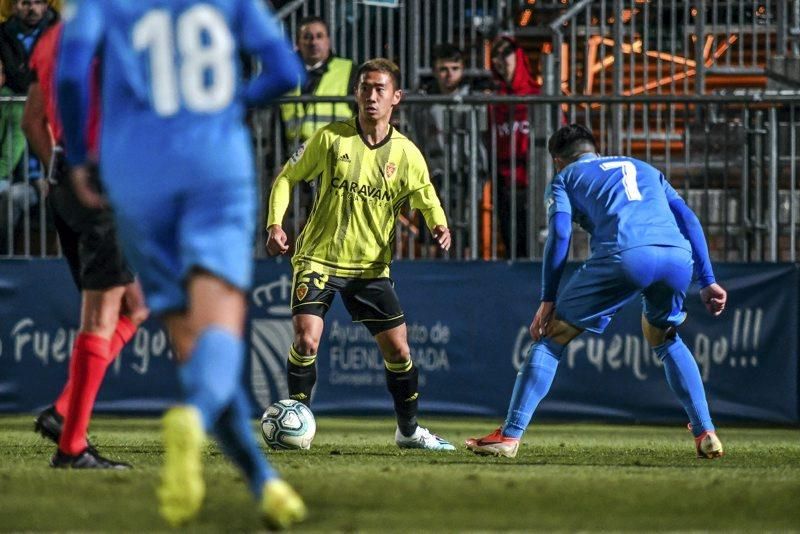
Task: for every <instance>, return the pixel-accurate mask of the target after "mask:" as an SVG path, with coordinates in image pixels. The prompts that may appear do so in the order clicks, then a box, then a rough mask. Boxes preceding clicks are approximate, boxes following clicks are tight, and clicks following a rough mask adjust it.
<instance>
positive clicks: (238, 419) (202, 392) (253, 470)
mask: <svg viewBox="0 0 800 534" xmlns="http://www.w3.org/2000/svg"><path fill="white" fill-rule="evenodd" d="M243 364H244V341H243V340H242V338H241V337H239V336H236V335H234V334H233V333H231V332H229V331H228V330H225V329H223V328H219V327H216V326H210V327H208V328H207V329H206V330H204V331H203V332H202V333H201V334H200V336H198V338H197V341H196V342H195V346H194V349H193V350H192V354H191V357H190V358H189V361H187V362H186V363H185V364H183V365H182V366H180V367H179V369H178V378H179V380H180V382H181V385H182V386H183V390H184V394H185V399H184V400H185V402H186V403H187V404H190V405H192V406H194V407H195V408H197V410H198V411H199V412H200V415H201V417H202V419H203V426H204V430H205V431H206V432H208V431H211V430H212V429H213V430H214V432H215V434H216V436H217V438H218V441H219V443H220V446H221V447H222V449H223V450H224V451H225V453H226V454H227V455H228V456H229V457H230V458H231V459H232V460H233V462H234V463H235V464H236V465H237V466H239V467H240V468H241V469H242V471H244V474H245V476H246V477H247V480H248V483H249V485H250V489H251V491H252V492H253V494H254V495H255V496H256V497H260V496H261V491H262V489H263V486H264V482H266V481H267V480H268V479H270V478H273V477H274V476H275V472H274V471H273V470H272V469H271V468H270V466H269V464H268V463H267V460H266V457H265V456H264V454H263V453H262V452H261V450H260V449H259V447H258V445H257V444H256V441H255V438H254V437H253V429H252V427H251V426H250V404H249V402H248V400H247V396H246V394H245V392H244V390H243V389H242V384H241V378H242V368H243Z"/></svg>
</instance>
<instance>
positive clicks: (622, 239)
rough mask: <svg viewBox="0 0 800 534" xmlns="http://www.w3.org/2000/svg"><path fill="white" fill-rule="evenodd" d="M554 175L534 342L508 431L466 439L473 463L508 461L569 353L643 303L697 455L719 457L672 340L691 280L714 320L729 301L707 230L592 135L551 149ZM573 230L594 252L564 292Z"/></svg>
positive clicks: (561, 140)
mask: <svg viewBox="0 0 800 534" xmlns="http://www.w3.org/2000/svg"><path fill="white" fill-rule="evenodd" d="M548 148H549V150H550V155H551V156H552V157H553V160H554V163H555V166H556V169H557V170H558V171H559V172H558V174H557V175H556V177H555V178H554V179H553V181H552V182H551V184H550V186H549V187H548V189H547V192H546V195H545V197H546V204H547V208H548V216H549V234H548V237H547V243H546V245H545V254H544V256H545V257H544V266H543V274H542V301H541V304H540V306H539V310H538V311H537V312H536V316H535V317H534V318H533V322H532V323H531V326H530V332H531V336H533V339H534V341H535V343H534V344H533V346H532V348H531V351H530V353H529V354H528V357H527V359H526V360H525V363H524V364H523V366H522V368H521V369H520V371H519V374H518V375H517V380H516V383H515V384H514V392H513V394H512V397H511V402H510V406H509V408H508V414H507V416H506V420H505V423H504V425H503V426H502V427H500V428H498V429H497V430H495V431H494V432H492V433H491V434H489V435H487V436H484V437H482V438H472V439H469V440H467V448H469V449H471V450H472V451H474V452H476V453H478V454H490V455H497V456H507V457H510V458H513V457H514V456H516V454H517V449H518V448H519V441H520V438H521V437H522V434H523V433H524V432H525V429H526V428H527V427H528V424H529V423H530V420H531V417H532V416H533V412H534V410H535V409H536V406H538V404H539V402H540V401H541V400H542V398H544V396H545V395H546V394H547V392H548V390H549V389H550V385H551V384H552V382H553V378H554V377H555V373H556V368H557V367H558V362H559V359H560V357H561V354H562V352H563V351H564V348H565V346H566V345H567V344H568V343H569V342H570V341H571V340H572V339H574V338H575V337H576V336H578V335H579V334H580V333H581V332H583V331H584V330H589V331H590V332H597V333H602V332H603V331H604V330H605V329H606V326H608V323H609V322H610V321H611V318H612V317H613V316H614V314H615V313H616V312H617V310H619V309H620V308H621V307H622V306H624V305H625V304H626V303H628V302H630V301H631V300H633V299H635V298H637V297H638V296H639V295H641V296H642V305H643V312H642V330H643V332H644V336H645V338H646V339H647V341H648V343H650V345H651V346H652V347H653V350H654V351H655V353H656V354H657V355H658V357H659V358H660V359H661V361H662V362H663V363H664V370H665V372H666V375H667V382H668V383H669V386H670V388H671V389H672V391H673V392H674V393H675V395H676V396H677V397H678V400H679V401H680V402H681V404H682V405H683V407H684V409H685V410H686V413H687V415H688V416H689V421H690V429H691V431H692V433H693V434H694V437H695V446H696V449H697V455H698V456H699V457H701V458H716V457H719V456H722V452H723V451H722V443H721V442H720V441H719V439H718V438H717V435H716V433H715V431H714V425H713V424H712V423H711V416H710V414H709V411H708V404H707V403H706V396H705V391H704V390H703V383H702V380H701V378H700V371H699V369H698V367H697V364H696V363H695V360H694V358H693V356H692V354H691V352H690V351H689V349H688V348H687V346H686V345H685V344H684V342H683V341H682V340H681V338H680V336H679V335H678V334H677V332H676V327H678V326H679V325H680V324H681V323H683V321H684V319H686V312H685V311H684V306H683V303H684V299H685V297H686V291H687V289H688V287H689V284H690V282H691V281H692V276H693V272H694V274H695V276H696V278H697V281H698V282H699V284H700V288H701V289H700V297H701V298H702V300H703V303H704V304H705V305H706V308H707V309H708V311H709V312H710V313H711V314H712V315H715V316H716V315H719V314H720V313H722V311H723V310H724V308H725V301H726V300H727V293H726V292H725V290H724V289H723V288H722V287H720V286H719V285H718V284H717V283H716V282H715V280H714V273H713V271H712V269H711V262H710V261H709V257H708V247H707V245H706V240H705V237H704V236H703V229H702V228H701V226H700V222H699V221H698V219H697V217H696V216H695V215H694V213H693V212H692V211H691V210H690V209H689V207H688V206H687V205H686V203H685V202H684V201H683V200H682V199H681V197H679V196H678V194H677V193H676V192H675V190H674V189H673V188H672V187H671V186H670V185H669V183H668V182H667V181H666V179H665V178H664V175H663V174H661V173H660V172H659V171H658V170H656V169H655V168H653V167H652V166H650V165H648V164H647V163H644V162H642V161H639V160H636V159H633V158H627V157H621V156H615V157H600V156H599V155H597V148H596V143H595V140H594V137H593V135H592V133H591V132H590V131H589V130H588V129H587V128H585V127H584V126H581V125H577V124H573V125H570V126H565V127H563V128H561V129H560V130H558V131H557V132H556V133H555V134H554V135H553V136H552V137H551V138H550V141H549V144H548ZM572 221H575V222H577V223H578V224H580V225H581V227H582V228H584V229H585V230H586V231H587V232H588V233H589V234H590V235H591V249H592V253H591V255H590V257H589V259H588V260H587V261H586V263H584V264H583V265H582V266H581V268H580V269H578V271H577V272H575V274H574V275H573V276H572V277H571V278H570V280H569V281H568V282H567V284H566V286H565V287H564V288H563V290H562V291H561V292H558V285H559V280H560V279H561V274H562V272H563V269H564V266H565V264H566V261H567V253H568V249H569V242H570V237H571V233H572Z"/></svg>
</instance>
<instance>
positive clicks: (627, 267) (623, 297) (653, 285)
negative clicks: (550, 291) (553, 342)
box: [556, 245, 693, 333]
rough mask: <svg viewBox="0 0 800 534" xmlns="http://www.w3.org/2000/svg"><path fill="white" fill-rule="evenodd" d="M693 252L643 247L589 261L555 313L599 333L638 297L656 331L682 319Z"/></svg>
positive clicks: (573, 279) (566, 289)
mask: <svg viewBox="0 0 800 534" xmlns="http://www.w3.org/2000/svg"><path fill="white" fill-rule="evenodd" d="M692 268H693V261H692V253H691V252H689V251H688V250H685V249H682V248H679V247H669V246H655V245H650V246H643V247H636V248H631V249H628V250H624V251H622V252H619V253H617V254H613V255H611V256H605V257H602V258H589V260H587V261H586V263H584V264H583V265H582V266H581V267H580V269H578V270H577V271H576V272H575V274H573V275H572V277H571V278H570V279H569V281H568V282H567V285H566V286H565V287H564V288H563V289H562V290H561V291H560V293H559V296H558V298H557V301H556V314H557V315H558V317H559V319H561V320H563V321H566V322H567V323H569V324H571V325H573V326H576V327H578V328H582V329H584V330H589V331H590V332H596V333H602V332H603V331H604V330H605V329H606V327H607V326H608V323H610V322H611V318H612V317H614V314H615V313H617V310H619V309H620V308H622V307H623V306H624V305H625V304H627V303H628V302H630V301H631V300H633V299H634V298H636V297H637V296H638V295H639V294H640V293H641V295H642V307H643V313H644V315H645V317H646V318H647V321H648V322H649V323H650V324H651V325H653V326H657V327H659V328H667V327H670V326H678V325H679V324H681V323H682V322H683V321H684V320H685V319H686V310H685V309H684V305H683V303H684V300H686V290H687V289H688V288H689V284H690V283H691V281H692Z"/></svg>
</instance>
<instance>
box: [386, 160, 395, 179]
mask: <svg viewBox="0 0 800 534" xmlns="http://www.w3.org/2000/svg"><path fill="white" fill-rule="evenodd" d="M396 170H397V164H395V163H392V162H391V161H389V162H387V163H386V167H385V168H384V170H383V174H384V175H385V176H386V179H387V180H388V179H389V178H391V177H392V176H394V173H395V171H396Z"/></svg>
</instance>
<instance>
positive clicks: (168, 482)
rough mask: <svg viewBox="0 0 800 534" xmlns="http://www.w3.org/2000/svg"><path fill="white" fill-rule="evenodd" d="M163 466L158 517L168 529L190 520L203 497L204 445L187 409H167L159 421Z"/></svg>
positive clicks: (196, 415)
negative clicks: (201, 458)
mask: <svg viewBox="0 0 800 534" xmlns="http://www.w3.org/2000/svg"><path fill="white" fill-rule="evenodd" d="M163 432H164V434H163V440H164V452H165V459H164V466H163V468H162V470H161V487H160V488H159V489H158V499H159V501H160V508H159V511H160V512H161V516H162V517H163V518H164V519H166V520H167V522H168V523H169V524H170V525H172V526H179V525H181V524H183V523H185V522H187V521H189V520H190V519H192V518H193V517H194V516H195V515H197V512H199V511H200V506H201V505H202V504H203V497H204V496H205V493H206V487H205V483H204V482H203V470H202V463H201V460H200V455H201V453H202V449H203V445H204V442H205V433H204V432H203V423H202V421H201V418H200V413H199V412H198V411H197V409H196V408H193V407H191V406H177V407H175V408H172V409H170V410H169V411H167V413H166V414H165V415H164V419H163Z"/></svg>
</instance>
